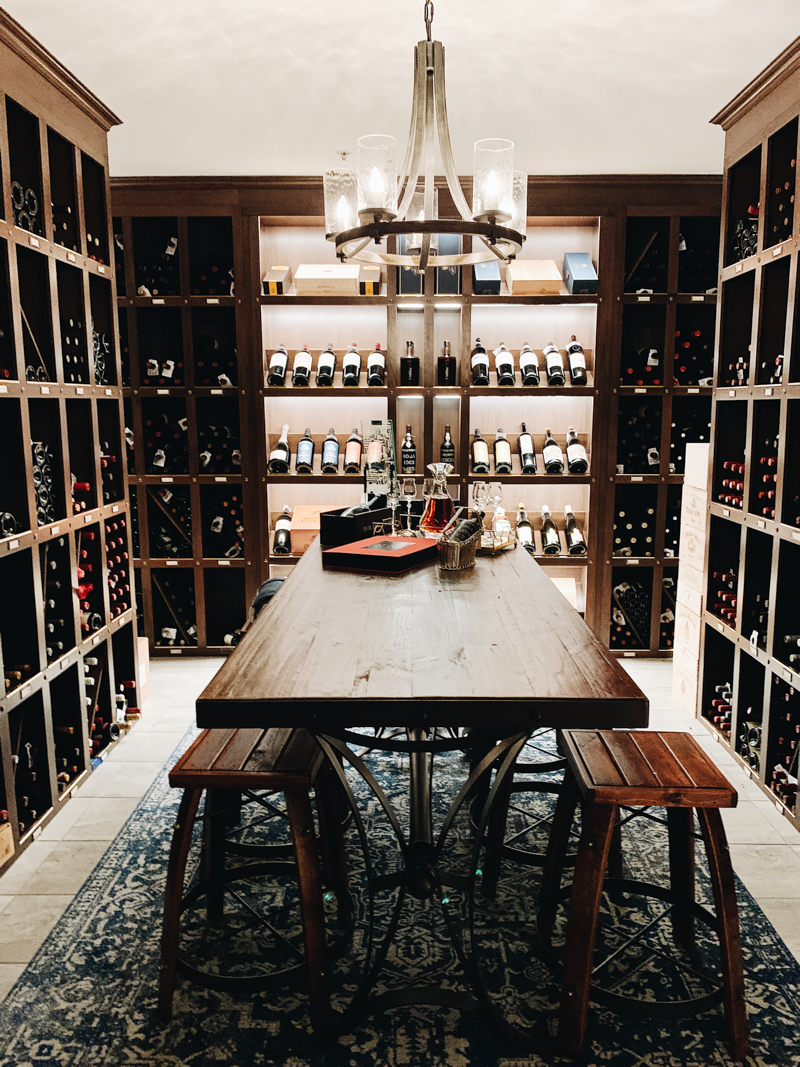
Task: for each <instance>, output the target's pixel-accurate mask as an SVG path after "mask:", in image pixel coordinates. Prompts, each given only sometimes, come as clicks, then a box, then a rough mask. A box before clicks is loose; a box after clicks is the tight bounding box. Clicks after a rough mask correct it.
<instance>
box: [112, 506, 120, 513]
mask: <svg viewBox="0 0 800 1067" xmlns="http://www.w3.org/2000/svg"><path fill="white" fill-rule="evenodd" d="M111 510H112V511H113V512H117V511H119V504H115V505H114V506H113V508H112V509H111Z"/></svg>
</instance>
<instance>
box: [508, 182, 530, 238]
mask: <svg viewBox="0 0 800 1067" xmlns="http://www.w3.org/2000/svg"><path fill="white" fill-rule="evenodd" d="M511 200H512V203H513V212H512V215H511V221H510V222H509V224H508V228H509V229H510V230H516V231H517V233H521V234H523V235H524V234H525V230H526V228H527V225H528V175H527V174H526V173H525V172H524V171H521V170H515V171H514V175H513V179H512V187H511Z"/></svg>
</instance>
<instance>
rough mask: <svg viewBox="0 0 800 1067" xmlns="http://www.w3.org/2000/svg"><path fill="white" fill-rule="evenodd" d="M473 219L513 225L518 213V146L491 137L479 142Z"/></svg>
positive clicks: (475, 166)
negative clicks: (515, 182) (515, 186)
mask: <svg viewBox="0 0 800 1067" xmlns="http://www.w3.org/2000/svg"><path fill="white" fill-rule="evenodd" d="M474 161H475V162H474V167H473V178H472V217H473V219H475V221H476V222H478V221H482V220H484V219H492V220H494V221H495V222H509V221H510V219H511V217H512V215H513V213H514V196H513V174H514V142H513V141H507V140H505V139H504V138H502V137H489V138H486V139H485V140H482V141H476V142H475V149H474Z"/></svg>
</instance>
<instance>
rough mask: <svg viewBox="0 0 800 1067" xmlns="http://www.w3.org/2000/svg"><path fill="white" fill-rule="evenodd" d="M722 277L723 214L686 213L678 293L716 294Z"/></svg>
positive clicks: (679, 246)
mask: <svg viewBox="0 0 800 1067" xmlns="http://www.w3.org/2000/svg"><path fill="white" fill-rule="evenodd" d="M718 277H719V216H717V215H712V216H692V215H689V216H684V217H683V218H682V219H681V220H680V233H679V235H678V292H680V293H715V292H716V291H717V284H718Z"/></svg>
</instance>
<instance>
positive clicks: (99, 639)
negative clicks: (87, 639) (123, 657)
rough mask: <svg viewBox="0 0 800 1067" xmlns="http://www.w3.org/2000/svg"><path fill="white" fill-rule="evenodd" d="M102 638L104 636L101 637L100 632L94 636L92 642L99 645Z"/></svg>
mask: <svg viewBox="0 0 800 1067" xmlns="http://www.w3.org/2000/svg"><path fill="white" fill-rule="evenodd" d="M102 640H103V638H102V637H101V635H100V634H95V635H94V637H93V638H92V644H93V645H99V644H100V642H101V641H102Z"/></svg>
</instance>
